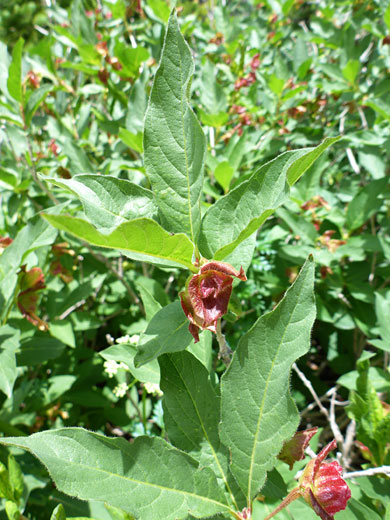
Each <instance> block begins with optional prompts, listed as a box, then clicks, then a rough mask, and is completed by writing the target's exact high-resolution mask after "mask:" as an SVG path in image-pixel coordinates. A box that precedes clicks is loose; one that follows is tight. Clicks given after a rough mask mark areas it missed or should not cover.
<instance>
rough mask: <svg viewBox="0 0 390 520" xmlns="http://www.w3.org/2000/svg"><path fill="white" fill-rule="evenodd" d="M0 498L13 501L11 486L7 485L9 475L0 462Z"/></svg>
mask: <svg viewBox="0 0 390 520" xmlns="http://www.w3.org/2000/svg"><path fill="white" fill-rule="evenodd" d="M0 498H5V499H6V500H11V501H12V500H14V496H13V493H12V489H11V485H10V483H9V474H8V471H7V468H6V467H5V466H4V464H3V463H2V462H0Z"/></svg>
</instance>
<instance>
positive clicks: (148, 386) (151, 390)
mask: <svg viewBox="0 0 390 520" xmlns="http://www.w3.org/2000/svg"><path fill="white" fill-rule="evenodd" d="M144 387H145V390H146V392H147V393H148V394H152V395H156V396H158V397H161V396H162V395H163V393H162V392H161V389H160V387H159V386H158V384H157V383H144Z"/></svg>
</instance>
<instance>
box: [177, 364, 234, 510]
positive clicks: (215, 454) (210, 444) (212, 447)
mask: <svg viewBox="0 0 390 520" xmlns="http://www.w3.org/2000/svg"><path fill="white" fill-rule="evenodd" d="M172 364H173V365H174V367H175V369H176V371H177V373H178V374H179V378H180V379H181V381H182V382H183V386H184V388H185V389H186V390H187V393H188V395H189V396H190V399H191V402H192V404H193V406H194V409H195V412H196V415H197V416H198V419H199V423H200V425H201V427H202V430H203V433H204V436H205V438H206V441H207V443H208V444H209V446H210V448H211V452H212V456H213V458H214V459H215V461H216V463H217V466H218V469H219V471H220V474H221V477H222V480H223V482H224V484H225V486H226V489H227V490H228V492H229V495H230V497H231V499H232V501H233V504H234V505H235V506H236V507H237V504H236V501H235V498H234V495H233V493H232V491H231V489H230V486H229V483H228V480H227V476H226V475H225V473H224V471H223V468H222V466H221V463H220V462H219V459H218V456H217V453H216V452H215V450H214V446H213V445H212V443H211V441H210V438H209V436H208V433H207V431H206V428H205V425H204V422H203V420H202V417H201V415H200V412H199V410H198V407H197V405H196V403H195V400H194V399H193V397H192V393H191V392H190V389H189V388H188V386H187V383H186V381H185V379H183V377H182V375H181V372H180V370H179V369H178V367H177V366H176V364H175V363H174V361H172Z"/></svg>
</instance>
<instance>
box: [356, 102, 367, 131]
mask: <svg viewBox="0 0 390 520" xmlns="http://www.w3.org/2000/svg"><path fill="white" fill-rule="evenodd" d="M358 112H359V116H360V121H361V122H362V127H363V128H364V129H365V130H367V128H368V123H367V119H366V116H365V115H364V112H363V110H362V107H358Z"/></svg>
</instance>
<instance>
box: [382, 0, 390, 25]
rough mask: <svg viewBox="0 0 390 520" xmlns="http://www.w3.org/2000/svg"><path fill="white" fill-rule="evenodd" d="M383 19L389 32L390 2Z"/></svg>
mask: <svg viewBox="0 0 390 520" xmlns="http://www.w3.org/2000/svg"><path fill="white" fill-rule="evenodd" d="M383 19H384V21H385V24H386V25H387V28H388V30H389V31H390V2H389V3H388V5H387V9H386V11H385V14H384V16H383Z"/></svg>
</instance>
